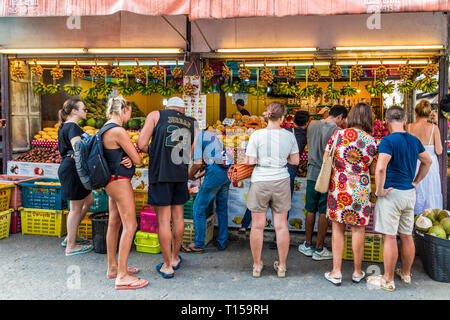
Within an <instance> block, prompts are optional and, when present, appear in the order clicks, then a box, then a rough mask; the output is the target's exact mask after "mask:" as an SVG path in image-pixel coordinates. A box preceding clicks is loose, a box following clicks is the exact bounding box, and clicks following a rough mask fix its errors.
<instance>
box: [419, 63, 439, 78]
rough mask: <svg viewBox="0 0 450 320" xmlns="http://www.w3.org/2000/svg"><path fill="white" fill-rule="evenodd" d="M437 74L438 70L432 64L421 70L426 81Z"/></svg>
mask: <svg viewBox="0 0 450 320" xmlns="http://www.w3.org/2000/svg"><path fill="white" fill-rule="evenodd" d="M438 72H439V68H438V67H437V66H436V65H434V64H432V63H428V64H427V65H426V67H425V68H423V70H422V73H423V75H424V76H425V77H426V78H428V79H430V78H432V77H434V76H435V75H437V73H438Z"/></svg>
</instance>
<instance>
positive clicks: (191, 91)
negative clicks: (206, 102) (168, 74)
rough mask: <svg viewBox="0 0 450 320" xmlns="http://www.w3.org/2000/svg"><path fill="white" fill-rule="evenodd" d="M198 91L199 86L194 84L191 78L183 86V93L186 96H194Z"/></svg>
mask: <svg viewBox="0 0 450 320" xmlns="http://www.w3.org/2000/svg"><path fill="white" fill-rule="evenodd" d="M196 91H197V86H195V85H193V84H192V83H191V81H190V80H189V81H188V82H187V83H186V84H185V85H184V86H183V94H184V95H186V96H189V97H194V96H195V94H196Z"/></svg>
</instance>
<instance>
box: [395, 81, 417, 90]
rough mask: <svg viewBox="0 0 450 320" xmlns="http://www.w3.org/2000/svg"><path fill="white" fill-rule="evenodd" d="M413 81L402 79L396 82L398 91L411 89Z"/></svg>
mask: <svg viewBox="0 0 450 320" xmlns="http://www.w3.org/2000/svg"><path fill="white" fill-rule="evenodd" d="M413 85H414V83H413V82H412V81H411V80H404V81H403V82H401V83H399V84H397V89H398V91H399V92H400V93H407V92H409V91H411V90H413Z"/></svg>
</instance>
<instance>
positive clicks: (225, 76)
mask: <svg viewBox="0 0 450 320" xmlns="http://www.w3.org/2000/svg"><path fill="white" fill-rule="evenodd" d="M230 77H231V70H230V68H228V67H227V66H226V65H223V67H222V78H223V79H224V80H225V81H226V80H228V79H229V78H230Z"/></svg>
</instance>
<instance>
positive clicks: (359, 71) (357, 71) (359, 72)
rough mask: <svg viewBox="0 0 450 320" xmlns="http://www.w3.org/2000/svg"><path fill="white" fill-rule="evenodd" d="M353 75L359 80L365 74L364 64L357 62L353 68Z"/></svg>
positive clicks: (353, 77)
mask: <svg viewBox="0 0 450 320" xmlns="http://www.w3.org/2000/svg"><path fill="white" fill-rule="evenodd" d="M350 72H351V77H352V79H353V80H355V81H359V80H360V79H361V77H362V76H363V74H364V71H363V68H362V66H360V65H358V64H355V65H354V66H353V67H352V69H351V71H350Z"/></svg>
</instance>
